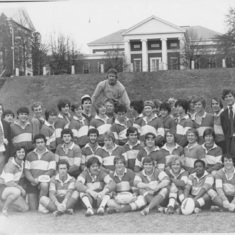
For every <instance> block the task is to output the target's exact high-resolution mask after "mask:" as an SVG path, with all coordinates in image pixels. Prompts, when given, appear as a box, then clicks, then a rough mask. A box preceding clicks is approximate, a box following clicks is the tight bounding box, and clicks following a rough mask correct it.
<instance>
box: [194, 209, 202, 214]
mask: <svg viewBox="0 0 235 235" xmlns="http://www.w3.org/2000/svg"><path fill="white" fill-rule="evenodd" d="M201 210H202V209H200V208H198V207H196V208H195V209H194V213H195V214H198V213H200V212H201Z"/></svg>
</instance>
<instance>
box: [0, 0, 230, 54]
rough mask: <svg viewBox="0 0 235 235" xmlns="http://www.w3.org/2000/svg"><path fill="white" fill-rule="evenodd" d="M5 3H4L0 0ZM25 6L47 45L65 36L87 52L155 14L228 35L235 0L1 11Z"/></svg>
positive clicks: (105, 0)
mask: <svg viewBox="0 0 235 235" xmlns="http://www.w3.org/2000/svg"><path fill="white" fill-rule="evenodd" d="M0 2H1V1H0ZM9 7H25V9H26V10H27V12H28V14H29V16H30V18H31V20H32V22H33V24H34V26H35V28H36V30H37V31H39V32H40V33H41V35H42V39H43V41H44V42H47V41H49V38H50V36H51V35H59V34H64V35H68V36H69V37H70V38H71V39H73V40H74V42H75V43H76V45H77V47H78V48H79V49H80V50H81V52H83V53H89V49H88V46H87V43H89V42H92V41H94V40H96V39H99V38H101V37H104V36H106V35H108V34H111V33H113V32H116V31H118V30H120V29H128V28H130V27H132V26H133V25H135V24H137V23H139V22H141V21H143V20H145V19H147V18H148V17H150V16H151V15H155V16H156V17H158V18H161V19H163V20H165V21H168V22H170V23H173V24H175V25H177V26H195V25H201V26H203V27H206V28H209V29H212V30H214V31H216V32H220V33H224V32H225V31H226V25H225V23H224V20H225V15H226V14H227V13H228V10H229V8H230V7H235V0H67V1H66V0H65V1H63V0H60V1H48V2H27V3H22V2H19V3H17V2H15V3H0V8H1V9H3V8H9Z"/></svg>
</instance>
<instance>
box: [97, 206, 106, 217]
mask: <svg viewBox="0 0 235 235" xmlns="http://www.w3.org/2000/svg"><path fill="white" fill-rule="evenodd" d="M96 213H97V215H104V207H102V206H101V207H99V208H98V210H97V212H96Z"/></svg>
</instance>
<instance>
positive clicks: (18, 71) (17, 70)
mask: <svg viewBox="0 0 235 235" xmlns="http://www.w3.org/2000/svg"><path fill="white" fill-rule="evenodd" d="M16 76H17V77H18V76H20V70H19V69H18V68H16Z"/></svg>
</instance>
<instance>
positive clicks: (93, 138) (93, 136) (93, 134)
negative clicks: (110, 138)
mask: <svg viewBox="0 0 235 235" xmlns="http://www.w3.org/2000/svg"><path fill="white" fill-rule="evenodd" d="M87 136H88V139H89V142H90V143H91V144H95V143H96V142H97V140H98V137H99V131H98V130H97V129H95V128H92V129H89V131H88V133H87Z"/></svg>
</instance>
